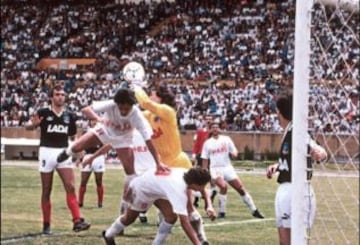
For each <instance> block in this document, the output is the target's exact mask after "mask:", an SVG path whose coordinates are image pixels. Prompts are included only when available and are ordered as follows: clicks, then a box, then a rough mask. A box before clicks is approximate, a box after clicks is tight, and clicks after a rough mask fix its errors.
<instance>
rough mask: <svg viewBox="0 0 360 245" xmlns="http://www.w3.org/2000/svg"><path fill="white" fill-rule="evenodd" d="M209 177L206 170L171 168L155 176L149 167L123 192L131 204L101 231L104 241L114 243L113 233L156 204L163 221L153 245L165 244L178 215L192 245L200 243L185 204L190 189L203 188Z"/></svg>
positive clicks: (197, 189) (189, 194)
mask: <svg viewBox="0 0 360 245" xmlns="http://www.w3.org/2000/svg"><path fill="white" fill-rule="evenodd" d="M210 179H211V177H210V174H209V172H208V171H207V170H206V169H201V168H191V169H189V170H187V169H185V168H172V169H171V171H170V174H169V175H157V174H156V173H155V172H154V171H152V170H149V171H146V172H145V173H144V174H142V175H140V176H138V177H137V178H135V179H133V181H132V182H131V183H130V185H129V188H128V191H127V193H126V195H125V198H126V200H127V201H128V202H129V203H130V207H129V208H128V209H127V210H126V212H125V214H124V215H122V216H120V217H119V218H117V219H116V220H115V221H114V223H113V224H112V225H111V226H110V227H109V228H108V229H107V230H106V231H103V237H104V239H105V242H106V244H107V245H109V244H111V245H112V244H115V240H114V237H115V236H116V234H118V233H119V232H121V231H122V230H123V229H124V228H125V227H127V226H129V225H130V224H132V223H133V222H134V221H135V220H136V218H137V217H138V215H139V213H140V212H142V211H146V210H148V209H149V208H150V206H151V205H152V204H155V206H156V207H158V208H159V209H160V210H161V212H162V213H163V214H164V220H163V221H162V222H161V223H160V225H159V228H158V232H157V234H156V237H155V239H154V241H153V243H152V244H153V245H160V244H163V243H164V241H165V239H166V238H167V237H168V235H169V234H170V232H171V229H172V227H173V226H174V224H175V222H176V220H177V218H178V217H179V219H180V223H181V226H182V228H183V230H184V231H185V233H186V235H187V236H188V238H189V239H190V241H191V242H192V244H196V245H200V244H201V242H200V240H199V238H198V237H197V235H196V233H195V232H194V230H193V229H192V227H191V224H190V219H189V217H188V208H187V203H188V198H189V197H190V196H191V190H195V191H204V188H205V185H206V184H207V183H208V182H209V181H210Z"/></svg>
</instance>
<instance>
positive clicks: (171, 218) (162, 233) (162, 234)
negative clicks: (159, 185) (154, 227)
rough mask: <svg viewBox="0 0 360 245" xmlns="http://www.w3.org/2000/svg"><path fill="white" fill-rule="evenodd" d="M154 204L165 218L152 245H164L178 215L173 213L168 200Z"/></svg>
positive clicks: (157, 201)
mask: <svg viewBox="0 0 360 245" xmlns="http://www.w3.org/2000/svg"><path fill="white" fill-rule="evenodd" d="M190 202H191V201H190ZM154 204H155V206H156V207H157V208H158V209H159V210H160V212H161V213H162V214H163V217H164V219H163V221H162V222H161V223H160V224H159V228H158V232H157V234H156V237H155V239H154V241H153V243H152V245H160V244H163V243H164V241H165V240H166V238H167V237H168V236H169V234H170V233H171V229H172V227H173V226H174V224H175V222H176V220H177V215H176V214H175V213H174V212H173V210H172V206H171V204H170V203H169V201H167V200H162V199H159V200H156V201H155V203H154Z"/></svg>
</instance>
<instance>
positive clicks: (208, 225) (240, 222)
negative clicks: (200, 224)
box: [204, 218, 275, 227]
mask: <svg viewBox="0 0 360 245" xmlns="http://www.w3.org/2000/svg"><path fill="white" fill-rule="evenodd" d="M274 220H275V219H274V218H266V219H247V220H238V221H224V222H218V223H210V224H204V226H205V227H211V226H224V225H235V224H250V223H261V222H265V221H274Z"/></svg>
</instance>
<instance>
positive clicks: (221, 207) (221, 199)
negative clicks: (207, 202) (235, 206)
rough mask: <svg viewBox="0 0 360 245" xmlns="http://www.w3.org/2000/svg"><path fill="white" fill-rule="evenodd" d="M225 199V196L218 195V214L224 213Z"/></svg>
mask: <svg viewBox="0 0 360 245" xmlns="http://www.w3.org/2000/svg"><path fill="white" fill-rule="evenodd" d="M226 199H227V195H226V194H225V195H224V194H219V212H220V213H226Z"/></svg>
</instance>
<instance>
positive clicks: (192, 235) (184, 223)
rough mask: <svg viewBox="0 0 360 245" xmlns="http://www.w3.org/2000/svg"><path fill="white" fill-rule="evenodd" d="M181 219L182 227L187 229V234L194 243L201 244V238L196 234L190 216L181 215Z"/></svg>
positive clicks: (195, 244)
mask: <svg viewBox="0 0 360 245" xmlns="http://www.w3.org/2000/svg"><path fill="white" fill-rule="evenodd" d="M179 219H180V224H181V227H182V228H183V230H184V231H185V234H186V235H187V236H188V238H189V239H190V241H191V242H192V244H194V245H201V242H200V240H199V239H198V237H197V236H196V233H195V231H194V229H193V228H192V226H191V224H190V221H189V217H188V216H187V215H179Z"/></svg>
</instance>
